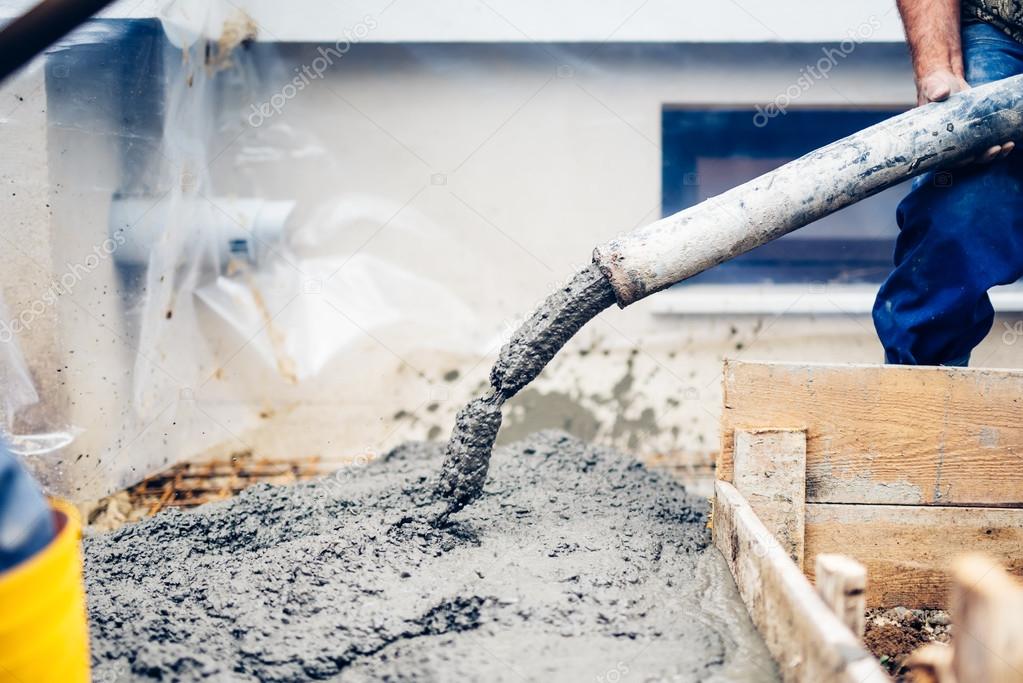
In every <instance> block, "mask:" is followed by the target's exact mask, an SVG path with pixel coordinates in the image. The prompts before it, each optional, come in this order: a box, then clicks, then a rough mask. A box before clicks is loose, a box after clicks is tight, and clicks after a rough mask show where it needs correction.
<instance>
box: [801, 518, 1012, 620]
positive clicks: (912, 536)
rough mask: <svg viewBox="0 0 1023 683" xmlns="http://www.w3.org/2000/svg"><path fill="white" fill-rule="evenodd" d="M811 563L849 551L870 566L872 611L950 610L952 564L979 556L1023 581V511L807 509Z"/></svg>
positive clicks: (809, 569) (810, 569) (808, 562)
mask: <svg viewBox="0 0 1023 683" xmlns="http://www.w3.org/2000/svg"><path fill="white" fill-rule="evenodd" d="M804 538H805V544H806V545H805V548H806V550H805V552H806V555H805V562H804V567H805V568H806V570H807V574H808V576H810V577H811V579H812V578H813V566H814V558H815V557H816V556H817V555H818V554H820V553H841V554H843V555H848V556H849V557H852V558H855V559H856V560H858V561H860V562H862V563H863V564H864V565H866V567H867V577H868V580H867V605H868V606H869V607H895V606H897V605H902V606H904V607H910V608H917V609H923V608H944V607H945V606H946V604H947V598H948V594H949V589H950V587H951V584H950V581H949V574H948V571H949V568H950V563H951V562H952V560H953V559H954V558H955V557H956V556H957V555H961V554H962V553H967V552H970V551H974V550H982V551H983V552H985V553H987V554H989V555H991V556H992V557H995V558H996V559H998V560H1000V561H1002V562H1003V563H1004V564H1005V565H1006V567H1008V569H1009V570H1010V571H1011V572H1013V573H1015V574H1019V575H1023V509H1018V508H1016V509H991V508H962V507H929V506H911V507H907V506H902V505H831V504H814V503H810V504H807V506H806V529H805V534H804Z"/></svg>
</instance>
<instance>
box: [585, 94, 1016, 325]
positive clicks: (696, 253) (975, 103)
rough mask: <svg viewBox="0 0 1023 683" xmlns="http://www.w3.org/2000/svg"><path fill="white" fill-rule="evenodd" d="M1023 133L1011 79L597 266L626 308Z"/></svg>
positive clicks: (855, 139)
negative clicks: (913, 177)
mask: <svg viewBox="0 0 1023 683" xmlns="http://www.w3.org/2000/svg"><path fill="white" fill-rule="evenodd" d="M1021 130H1023V76H1014V77H1012V78H1007V79H1005V80H1002V81H996V82H994V83H989V84H987V85H982V86H979V87H977V88H973V89H972V90H968V91H966V92H964V93H961V94H958V95H953V96H952V97H950V98H949V99H948V100H947V101H945V102H940V103H935V104H929V105H927V106H925V107H919V108H916V109H913V110H911V111H908V112H906V113H904V114H901V115H899V116H896V117H893V118H891V119H888V120H886V121H883V122H881V123H879V124H877V125H874V126H871V127H870V128H867V129H865V130H862V131H860V132H858V133H855V134H853V135H850V136H849V137H846V138H843V139H841V140H838V141H837V142H833V143H831V144H830V145H827V146H826V147H822V148H820V149H818V150H815V151H813V152H810V153H809V154H807V155H806V156H803V157H800V158H799V159H796V160H795V161H792V162H790V163H788V164H785V165H784V166H782V167H780V168H778V169H775V170H774V171H771V172H770V173H765V174H764V175H762V176H760V177H759V178H755V179H753V180H751V181H749V182H747V183H745V184H743V185H739V186H738V187H736V188H733V189H731V190H729V191H728V192H725V193H724V194H720V195H718V196H716V197H712V198H710V199H707V200H706V201H704V202H701V203H700V204H697V205H696V206H693V207H690V208H688V209H685V210H683V211H680V212H678V213H676V214H674V215H671V216H668V217H667V218H663V219H661V220H659V221H657V222H655V223H651V224H650V225H648V226H646V227H643V228H639V229H637V230H634V231H632V232H630V233H626V234H624V235H621V236H619V237H617V238H615V239H613V240H611V241H609V242H607V243H605V244H602V245H600V246H598V247H597V248H596V249H595V250H594V252H593V261H594V263H596V264H597V265H598V266H599V267H600V269H601V272H603V274H604V276H605V277H606V278H607V279H608V280H609V281H610V282H611V285H612V286H613V287H614V290H615V295H616V297H617V299H618V305H619V306H622V307H624V306H628V305H629V304H631V303H633V302H634V301H638V300H639V299H642V298H643V297H645V296H648V295H650V294H653V293H654V292H656V291H659V290H661V289H664V288H665V287H669V286H671V285H673V284H675V283H676V282H679V281H681V280H684V279H686V278H689V277H692V276H693V275H696V274H698V273H701V272H703V271H704V270H707V269H708V268H711V267H713V266H716V265H717V264H719V263H723V262H724V261H727V260H729V259H731V258H734V257H736V256H738V255H740V254H743V253H745V252H747V251H749V250H750V249H753V248H754V247H758V246H760V245H761V244H764V243H766V242H770V241H771V240H774V239H777V238H778V237H781V236H782V235H785V234H787V233H790V232H792V231H793V230H796V229H798V228H801V227H803V226H804V225H807V224H809V223H812V222H813V221H815V220H817V219H818V218H823V217H824V216H827V215H828V214H831V213H834V212H835V211H838V210H839V209H841V208H843V207H846V206H848V205H850V204H853V203H855V202H858V201H859V200H861V199H865V198H866V197H869V196H871V195H873V194H876V193H877V192H880V191H881V190H884V189H886V188H888V187H891V186H892V185H895V184H897V183H900V182H902V181H904V180H906V179H907V178H910V177H912V176H915V175H918V174H920V173H923V172H925V171H928V170H932V169H934V168H939V167H943V166H946V167H947V166H948V165H950V164H953V163H955V162H957V161H961V160H963V159H967V158H969V157H971V156H973V155H976V154H978V153H980V152H982V151H984V150H986V149H987V148H989V147H991V146H992V145H997V144H999V143H1002V142H1005V141H1006V140H1019V139H1020V132H1021ZM1017 153H1019V152H1017ZM991 200H992V201H997V198H995V197H992V198H991Z"/></svg>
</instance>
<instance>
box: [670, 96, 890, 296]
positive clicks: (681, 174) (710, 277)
mask: <svg viewBox="0 0 1023 683" xmlns="http://www.w3.org/2000/svg"><path fill="white" fill-rule="evenodd" d="M902 111H903V110H902V109H896V108H886V109H798V110H790V111H788V112H787V113H785V114H784V115H779V116H776V117H774V118H771V119H766V120H765V119H764V118H763V116H759V117H756V120H755V116H756V113H757V112H756V111H754V110H752V109H701V110H696V109H676V108H666V109H665V110H664V111H663V114H662V136H663V140H662V143H663V147H662V148H663V153H664V159H663V162H664V166H663V171H662V174H663V175H662V209H663V212H664V215H666V216H667V215H669V214H672V213H675V212H676V211H679V210H681V209H684V208H687V207H689V206H693V205H694V204H698V203H699V202H701V201H703V200H704V199H707V198H708V197H712V196H714V195H717V194H720V193H722V192H724V191H725V190H728V189H730V188H732V187H734V186H735V185H738V184H740V183H742V182H745V181H747V180H749V179H751V178H754V177H756V176H758V175H760V174H762V173H765V172H767V171H770V170H771V169H774V168H777V167H778V166H780V165H782V164H784V163H786V162H787V161H790V160H792V159H795V158H797V157H800V156H802V155H803V154H806V153H807V152H809V151H811V150H813V149H816V148H817V147H821V146H823V145H826V144H828V143H829V142H833V141H835V140H837V139H839V138H842V137H845V136H846V135H849V134H851V133H854V132H856V131H858V130H861V129H863V128H866V127H867V126H871V125H873V124H875V123H878V122H879V121H882V120H884V119H886V118H889V117H891V116H894V115H896V114H899V113H901V112H902ZM758 124H760V125H758ZM908 186H909V183H908V182H906V183H903V184H902V185H899V186H896V187H893V188H890V189H888V190H886V191H884V192H882V193H880V194H878V195H875V196H874V197H871V198H869V199H866V200H863V201H861V202H859V203H857V204H854V205H852V206H850V207H847V208H845V209H843V210H842V211H839V212H838V213H836V214H833V215H831V216H828V217H827V218H824V219H822V220H820V221H818V222H816V223H814V224H812V225H809V226H807V227H805V228H802V229H801V230H797V231H796V232H794V233H792V234H790V235H786V236H785V237H783V238H781V239H779V240H776V241H774V242H771V243H768V244H765V245H763V246H761V247H758V248H757V249H754V250H753V251H751V252H749V253H748V254H744V255H743V256H740V257H738V258H736V259H733V260H732V261H729V262H727V263H724V264H722V265H720V266H718V267H717V268H712V269H711V270H709V271H707V272H705V273H702V274H700V275H698V276H697V277H694V278H692V279H690V280H687V281H686V282H687V283H702V284H727V283H799V282H828V283H877V282H881V281H882V280H883V279H884V278H885V277H886V276H887V274H888V272H889V271H890V270H891V264H892V249H893V248H894V240H895V235H896V234H897V233H898V228H897V226H896V223H895V207H896V206H897V205H898V203H899V201H900V200H901V199H902V197H903V196H904V195H905V194H906V192H907V191H908V189H909V188H908Z"/></svg>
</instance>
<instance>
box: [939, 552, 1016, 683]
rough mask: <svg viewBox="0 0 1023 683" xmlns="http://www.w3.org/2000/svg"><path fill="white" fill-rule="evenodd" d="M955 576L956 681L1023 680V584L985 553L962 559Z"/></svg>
mask: <svg viewBox="0 0 1023 683" xmlns="http://www.w3.org/2000/svg"><path fill="white" fill-rule="evenodd" d="M952 576H953V586H954V587H953V590H952V599H951V604H950V611H951V613H952V623H953V624H954V625H955V628H954V629H953V631H952V672H953V673H954V674H955V677H956V680H958V681H963V682H964V683H965V682H968V681H984V683H1023V585H1021V584H1020V583H1019V582H1018V581H1016V580H1015V579H1013V578H1012V577H1011V576H1009V574H1008V573H1006V571H1005V570H1004V569H1002V567H1001V566H1000V565H999V563H998V562H997V561H995V560H994V559H992V558H990V557H988V556H985V555H979V554H971V555H967V556H965V557H961V558H959V559H958V560H957V561H956V562H955V565H954V566H953V569H952Z"/></svg>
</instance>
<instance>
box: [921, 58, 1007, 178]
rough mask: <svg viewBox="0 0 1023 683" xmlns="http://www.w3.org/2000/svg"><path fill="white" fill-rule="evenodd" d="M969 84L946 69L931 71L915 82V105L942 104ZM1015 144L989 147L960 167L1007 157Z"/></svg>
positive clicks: (1004, 143) (967, 87)
mask: <svg viewBox="0 0 1023 683" xmlns="http://www.w3.org/2000/svg"><path fill="white" fill-rule="evenodd" d="M969 89H970V84H969V83H967V82H966V81H965V80H964V79H963V77H962V76H956V75H955V74H954V73H952V72H951V71H950V70H948V69H940V70H937V71H932V72H930V73H928V74H926V75H925V76H922V77H921V78H918V79H917V82H916V103H917V105H918V106H923V105H925V104H930V103H931V102H942V101H944V100H947V99H948V97H949V95H952V94H954V93H957V92H962V91H963V90H969ZM1015 147H1016V143H1015V142H1013V141H1012V140H1008V141H1006V142H1003V143H1002V144H1000V145H995V146H994V147H989V148H988V149H987V151H985V152H984V153H983V154H981V155H980V156H977V157H971V158H970V159H966V160H965V161H963V162H961V163H962V165H965V164H971V163H981V164H986V163H988V162H991V161H994V160H995V159H1000V158H1002V157H1005V156H1008V155H1009V152H1011V151H1012V150H1013V149H1015Z"/></svg>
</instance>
